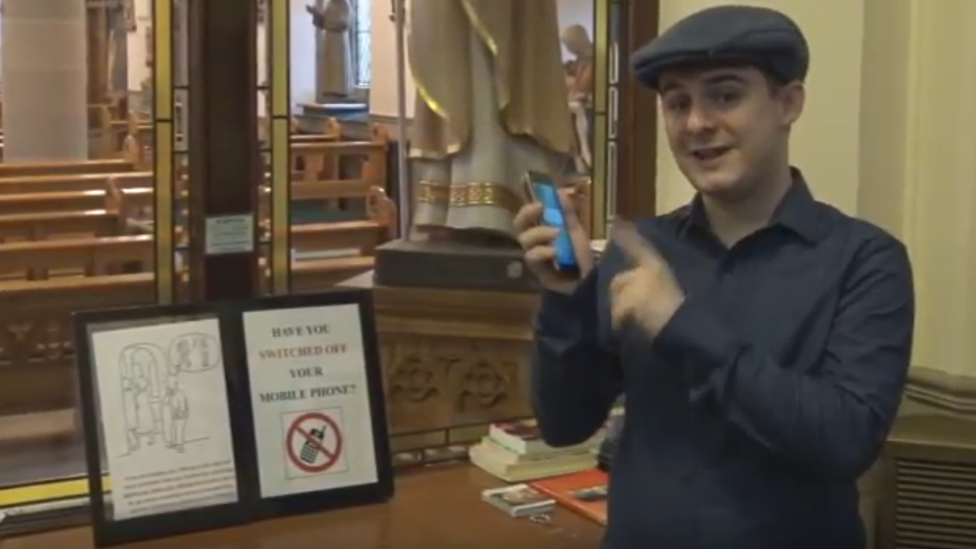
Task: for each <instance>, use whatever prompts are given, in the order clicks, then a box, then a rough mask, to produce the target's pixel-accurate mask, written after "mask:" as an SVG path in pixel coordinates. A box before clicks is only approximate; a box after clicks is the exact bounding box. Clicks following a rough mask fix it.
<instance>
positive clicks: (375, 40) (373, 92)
mask: <svg viewBox="0 0 976 549" xmlns="http://www.w3.org/2000/svg"><path fill="white" fill-rule="evenodd" d="M444 1H447V0H444ZM557 2H558V6H559V27H560V28H565V27H567V26H569V25H572V24H575V23H578V24H581V25H583V26H584V27H586V28H587V29H589V30H590V36H591V37H592V35H593V4H594V1H593V0H557ZM406 5H407V10H409V9H410V0H406ZM372 16H373V18H372V29H373V34H372V36H371V39H372V48H371V53H372V56H373V82H372V86H371V87H370V101H369V112H370V114H372V115H375V116H382V117H396V116H398V108H397V72H398V71H397V63H396V46H397V43H396V25H395V24H394V23H393V22H392V21H390V3H389V2H382V1H379V0H374V1H373V3H372ZM408 19H409V17H408ZM408 30H409V29H408ZM563 55H564V57H565V58H566V59H569V58H570V54H569V52H567V51H565V50H564V51H563ZM405 79H406V89H407V97H406V99H407V105H406V116H407V117H408V118H409V117H412V116H413V108H414V85H413V79H412V78H411V77H410V70H409V68H407V70H406V74H405Z"/></svg>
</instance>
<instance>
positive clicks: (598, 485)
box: [529, 468, 609, 526]
mask: <svg viewBox="0 0 976 549" xmlns="http://www.w3.org/2000/svg"><path fill="white" fill-rule="evenodd" d="M608 484H609V476H607V474H606V473H605V472H603V471H601V470H599V469H596V468H593V469H587V470H586V471H580V472H578V473H573V474H570V475H563V476H559V477H554V478H547V479H544V480H537V481H535V482H531V483H529V486H531V487H532V488H535V489H536V490H537V491H539V492H540V493H543V494H546V495H548V496H550V497H552V498H553V499H554V500H556V504H557V505H560V506H562V507H565V508H567V509H569V510H571V511H573V512H576V513H579V514H580V515H582V516H584V517H586V518H588V519H590V520H592V521H594V522H596V523H598V524H602V525H603V526H606V525H607V487H608Z"/></svg>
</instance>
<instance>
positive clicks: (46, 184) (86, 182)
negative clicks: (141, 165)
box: [0, 172, 153, 195]
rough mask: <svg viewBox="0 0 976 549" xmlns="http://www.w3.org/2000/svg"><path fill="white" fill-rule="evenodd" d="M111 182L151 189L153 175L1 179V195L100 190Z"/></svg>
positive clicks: (43, 176) (38, 176)
mask: <svg viewBox="0 0 976 549" xmlns="http://www.w3.org/2000/svg"><path fill="white" fill-rule="evenodd" d="M110 180H111V181H113V182H114V184H115V185H116V186H117V187H119V188H122V189H127V188H131V187H151V186H152V185H153V174H152V172H123V173H104V174H101V173H87V174H60V175H32V176H22V177H0V195H5V194H28V193H49V192H68V191H91V190H100V189H104V188H105V187H106V185H107V184H108V182H109V181H110Z"/></svg>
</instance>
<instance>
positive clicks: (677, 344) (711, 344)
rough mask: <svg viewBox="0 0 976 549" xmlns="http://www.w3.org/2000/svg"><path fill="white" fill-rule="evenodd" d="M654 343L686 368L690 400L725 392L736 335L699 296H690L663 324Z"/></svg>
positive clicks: (737, 345) (736, 348)
mask: <svg viewBox="0 0 976 549" xmlns="http://www.w3.org/2000/svg"><path fill="white" fill-rule="evenodd" d="M654 345H655V346H656V347H657V348H658V350H660V351H661V353H662V354H663V355H664V356H666V357H667V358H668V359H670V360H672V361H674V363H675V364H678V365H681V366H683V367H686V368H689V369H690V370H691V373H692V376H691V378H692V380H694V382H693V384H694V385H695V386H694V387H692V392H691V399H692V401H697V400H699V399H700V398H703V397H704V396H706V395H709V394H712V393H713V391H715V392H717V396H719V398H721V397H722V395H723V394H724V393H725V390H726V388H727V385H728V383H729V379H730V377H731V374H732V368H734V366H735V361H736V358H737V357H738V354H739V348H740V343H739V340H738V338H737V337H736V335H735V334H734V333H733V332H732V330H731V329H729V328H728V327H727V326H726V325H725V324H724V323H722V321H721V319H719V318H718V317H717V316H716V315H715V314H714V313H713V312H712V311H711V310H709V308H708V305H707V304H706V303H704V301H703V300H700V299H696V298H695V296H691V297H688V298H686V299H685V301H684V303H682V304H681V306H680V307H678V310H677V311H675V313H674V315H672V316H671V320H670V321H668V323H667V324H665V325H664V328H663V329H662V330H661V331H660V332H659V333H658V335H657V337H656V338H655V340H654Z"/></svg>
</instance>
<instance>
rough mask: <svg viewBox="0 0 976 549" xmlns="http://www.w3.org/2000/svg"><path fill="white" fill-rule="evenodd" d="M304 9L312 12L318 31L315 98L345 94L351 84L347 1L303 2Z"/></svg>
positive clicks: (346, 95)
mask: <svg viewBox="0 0 976 549" xmlns="http://www.w3.org/2000/svg"><path fill="white" fill-rule="evenodd" d="M305 9H306V10H307V11H308V13H310V14H311V15H312V24H313V25H315V28H316V29H318V30H319V31H321V34H322V35H321V36H320V40H319V54H318V67H317V68H316V71H315V77H316V85H315V95H316V97H317V100H318V101H320V102H327V101H329V100H330V99H335V98H343V97H348V96H349V94H350V92H351V91H352V87H353V79H352V78H353V76H352V69H353V66H352V55H351V52H350V50H349V22H350V19H351V17H350V10H349V2H348V0H328V3H326V5H325V7H324V8H321V7H315V6H306V8H305Z"/></svg>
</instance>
